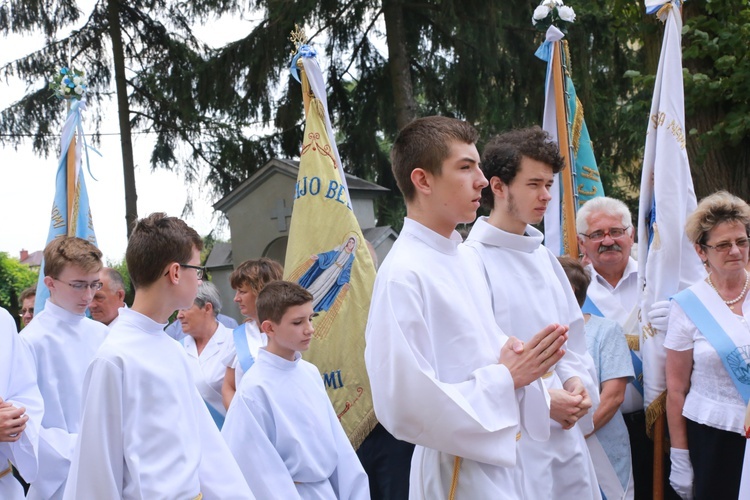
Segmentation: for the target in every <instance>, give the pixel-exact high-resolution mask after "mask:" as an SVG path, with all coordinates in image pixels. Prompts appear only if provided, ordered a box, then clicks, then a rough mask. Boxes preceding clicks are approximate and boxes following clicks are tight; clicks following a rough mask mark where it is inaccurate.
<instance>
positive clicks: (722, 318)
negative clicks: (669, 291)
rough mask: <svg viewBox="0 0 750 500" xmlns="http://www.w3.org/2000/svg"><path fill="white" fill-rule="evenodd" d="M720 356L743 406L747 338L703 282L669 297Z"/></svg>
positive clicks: (748, 394)
mask: <svg viewBox="0 0 750 500" xmlns="http://www.w3.org/2000/svg"><path fill="white" fill-rule="evenodd" d="M671 298H672V300H674V301H675V302H677V303H678V304H679V305H680V307H681V308H682V310H683V311H684V312H685V314H686V315H687V317H688V318H690V320H691V321H692V322H693V324H695V326H696V327H697V328H698V330H700V332H701V333H702V334H703V336H704V337H706V339H707V340H708V342H709V343H710V344H711V347H713V348H714V349H715V350H716V353H717V354H718V355H719V358H720V359H721V362H722V364H723V365H724V368H725V369H726V370H727V373H728V374H729V377H730V378H731V379H732V382H733V383H734V385H735V387H736V388H737V391H738V392H739V393H740V395H741V396H742V399H743V400H744V401H745V404H748V401H750V345H748V344H750V342H749V341H750V336H748V332H747V330H746V329H745V328H744V327H743V326H742V323H740V321H739V320H738V319H737V317H736V316H735V314H734V313H733V312H732V311H730V310H729V308H728V307H727V306H726V304H724V301H723V300H722V299H721V297H719V294H718V293H716V291H715V290H713V289H712V288H711V287H710V286H709V285H708V284H707V283H706V282H705V281H700V282H699V283H696V284H695V285H693V286H691V287H690V288H687V289H685V290H683V291H681V292H680V293H678V294H676V295H674V296H672V297H671Z"/></svg>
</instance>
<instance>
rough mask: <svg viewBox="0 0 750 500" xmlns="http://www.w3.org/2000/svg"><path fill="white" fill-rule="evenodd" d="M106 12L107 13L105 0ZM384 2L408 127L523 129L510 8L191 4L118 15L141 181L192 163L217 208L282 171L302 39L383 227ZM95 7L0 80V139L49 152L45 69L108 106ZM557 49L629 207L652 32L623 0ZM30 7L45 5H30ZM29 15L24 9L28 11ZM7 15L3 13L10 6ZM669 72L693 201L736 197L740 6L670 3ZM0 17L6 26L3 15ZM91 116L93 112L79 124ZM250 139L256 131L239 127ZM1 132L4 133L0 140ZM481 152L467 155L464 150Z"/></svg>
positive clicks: (386, 201)
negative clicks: (375, 192)
mask: <svg viewBox="0 0 750 500" xmlns="http://www.w3.org/2000/svg"><path fill="white" fill-rule="evenodd" d="M113 1H114V0H113ZM55 3H56V4H57V5H58V7H57V8H58V10H59V15H56V16H53V15H51V12H43V10H44V9H43V8H41V7H39V8H37V7H38V2H28V3H26V2H11V3H0V33H2V32H8V31H10V30H13V31H16V32H29V31H33V30H41V31H43V32H44V33H45V34H46V35H47V36H48V37H49V38H50V39H53V38H54V35H55V34H56V33H57V31H58V30H59V29H60V28H61V27H62V26H64V25H67V24H68V23H70V22H71V21H73V20H74V19H76V18H77V16H78V15H79V14H78V11H77V10H76V9H75V6H76V2H75V1H74V0H58V1H57V2H55ZM384 3H385V4H386V6H387V7H389V8H392V7H393V6H394V5H395V6H396V7H397V8H398V9H400V11H401V13H402V15H403V21H404V25H405V26H407V27H408V29H407V30H405V33H404V34H403V39H399V40H396V41H397V42H399V43H400V44H401V46H403V47H405V50H406V54H407V58H408V63H409V64H408V65H409V75H408V76H409V77H410V78H411V88H412V89H413V100H414V102H415V103H416V106H417V110H416V113H417V115H418V116H425V115H429V114H442V115H448V116H455V117H459V118H463V119H466V120H468V121H470V122H472V123H474V124H475V125H476V126H477V128H478V129H479V131H480V134H481V137H482V138H483V139H484V140H486V139H487V138H489V137H491V136H492V135H493V134H496V133H498V132H502V131H504V130H508V129H511V128H517V127H524V126H530V125H535V124H539V123H540V122H541V118H542V106H543V103H544V93H543V92H544V78H545V63H543V62H542V61H539V60H538V59H536V58H535V57H534V55H533V54H534V52H535V50H536V48H537V47H538V46H539V44H540V43H541V42H542V41H543V35H542V34H541V33H537V32H536V30H535V29H534V27H533V25H532V23H531V16H532V12H533V9H534V7H535V6H536V2H528V1H526V0H481V1H480V0H425V1H424V2H421V3H413V2H406V1H405V0H382V1H377V0H346V1H341V0H326V1H320V0H300V1H295V2H290V1H288V0H253V1H252V2H249V3H248V4H245V3H240V2H238V1H237V0H196V1H193V2H175V1H169V0H154V1H152V2H146V3H144V2H121V13H120V18H119V23H120V29H121V31H122V33H123V34H124V39H125V40H126V49H125V52H126V58H127V66H128V67H129V68H133V70H134V71H133V72H132V73H131V74H130V76H129V79H128V86H129V87H128V89H129V90H128V92H129V99H130V103H131V109H132V112H131V115H130V120H131V123H132V125H133V126H134V127H135V128H136V129H137V130H142V131H149V132H154V133H155V134H156V144H155V147H154V150H153V152H152V156H151V164H152V166H153V167H155V168H156V167H159V168H170V169H171V168H180V169H183V171H184V173H185V174H186V179H187V180H188V181H191V180H194V179H195V172H196V171H197V169H198V167H199V166H201V165H208V166H209V167H210V169H211V171H210V174H209V177H208V180H209V182H210V183H211V185H212V186H213V187H214V189H215V190H216V191H217V193H219V194H222V195H223V194H226V193H228V192H229V191H230V190H231V189H233V188H234V187H236V186H237V185H238V184H239V183H240V182H241V181H243V180H244V179H246V178H247V177H248V176H250V175H251V174H252V173H253V172H254V171H255V170H256V169H257V168H259V167H260V166H262V165H263V164H264V163H265V162H267V161H268V160H269V159H271V158H272V157H274V156H286V157H296V156H298V154H299V148H300V144H301V140H302V131H303V128H302V127H303V120H304V117H303V108H302V97H301V92H300V86H299V84H298V83H297V82H296V81H295V80H293V79H292V78H291V76H290V75H289V72H288V64H289V60H290V57H289V49H290V48H291V47H290V43H289V42H288V36H289V32H290V31H291V30H292V29H293V27H294V24H295V23H303V24H305V26H306V27H307V31H308V35H310V36H311V42H312V43H313V45H314V46H315V47H316V48H317V50H318V54H319V55H318V59H319V61H320V63H321V66H322V67H323V68H324V71H325V73H326V74H325V78H326V84H327V90H328V96H327V97H328V103H329V109H330V111H331V116H332V120H333V124H334V129H336V130H338V131H339V138H338V139H339V140H338V145H339V150H340V152H341V156H342V159H343V161H344V167H345V168H346V169H347V171H349V172H351V173H353V174H355V175H358V176H360V177H363V178H365V179H367V180H370V181H373V182H377V183H379V184H381V185H383V186H385V187H387V188H389V189H390V190H391V193H390V195H389V196H387V197H384V198H383V199H381V200H379V201H378V214H377V216H378V220H379V221H380V222H381V223H388V224H391V225H393V226H397V225H398V224H399V220H398V219H399V218H400V215H401V214H402V213H403V204H402V202H401V197H400V195H399V192H398V188H397V187H396V184H395V181H394V179H393V176H392V174H391V172H390V164H389V158H388V150H389V147H390V144H391V143H392V141H393V139H394V137H395V135H396V134H397V125H396V111H395V109H394V95H395V93H394V87H395V86H397V85H398V84H399V81H398V78H402V77H403V75H396V76H394V75H395V74H396V73H397V72H396V71H394V72H392V71H391V70H392V68H391V67H390V65H389V60H388V59H387V58H386V56H385V55H384V50H383V47H384V45H385V44H386V40H388V41H389V42H392V41H394V36H395V35H393V33H389V32H388V27H387V26H386V30H385V32H383V25H384V22H383V18H384V16H383V4H384ZM107 4H108V2H98V3H97V4H96V6H95V8H94V10H93V12H92V14H91V16H90V17H89V18H88V20H87V21H86V23H85V24H84V25H83V27H82V28H81V29H80V30H79V31H77V32H75V33H73V34H71V35H70V37H68V38H62V39H60V40H56V41H55V42H54V43H50V44H49V45H48V46H47V47H45V48H44V49H42V50H41V51H39V52H37V53H35V54H32V55H30V56H28V57H26V58H22V59H20V60H18V61H15V62H13V63H11V64H9V65H7V66H6V67H4V68H0V76H4V77H9V76H21V77H22V78H24V79H25V80H26V82H27V83H29V84H30V86H31V88H32V90H31V91H30V92H29V94H28V95H27V96H26V97H25V98H24V99H23V100H22V101H20V102H19V103H17V104H15V105H14V106H12V107H11V108H8V109H6V110H3V111H2V112H0V141H4V142H6V143H10V144H13V145H16V144H17V140H18V139H17V136H14V135H13V134H17V133H30V134H34V147H35V149H37V150H42V151H45V150H48V149H49V148H50V147H51V145H52V144H53V143H54V141H50V138H51V137H52V136H51V135H50V131H51V130H54V127H55V126H56V125H59V124H60V121H61V120H62V118H63V114H62V113H60V112H59V109H57V107H53V106H51V103H52V104H54V101H51V100H50V99H49V98H48V95H47V93H46V91H41V90H39V91H34V90H33V88H35V87H34V85H35V84H36V82H38V81H41V80H44V79H45V78H47V75H49V74H51V73H52V72H53V71H54V70H53V68H55V67H56V66H60V65H61V63H62V62H67V59H68V55H69V54H67V53H66V50H67V49H66V48H67V47H68V46H70V50H71V51H72V52H71V53H72V59H73V63H75V64H76V65H77V66H79V67H83V68H86V69H87V74H88V77H89V82H90V83H91V85H92V87H94V90H96V89H99V91H98V92H97V91H93V92H91V94H90V96H89V109H92V108H97V107H98V106H99V105H100V103H101V101H102V100H103V99H105V98H107V94H106V92H105V91H106V89H108V88H109V86H110V84H111V80H112V70H111V57H110V55H109V54H108V52H107V50H108V49H107V46H108V43H107V41H108V30H109V24H108V22H109V21H108V18H107V13H106V6H107ZM568 4H569V5H571V6H572V7H573V8H575V11H576V15H577V16H576V20H575V22H574V23H573V24H571V25H570V26H569V29H568V35H567V36H566V39H567V40H568V42H569V49H570V55H571V67H570V68H569V69H570V73H571V77H572V79H573V81H574V84H575V86H576V91H577V94H578V96H579V99H580V100H581V102H582V104H583V108H584V112H585V117H586V122H587V125H588V128H589V131H590V134H591V137H592V141H593V146H594V153H595V155H596V157H597V160H598V163H599V168H600V172H601V175H602V180H603V182H604V185H605V191H606V192H607V193H608V194H612V195H615V196H617V197H621V198H623V199H625V200H626V201H630V202H634V200H635V197H636V196H637V188H638V186H639V184H640V169H641V165H640V164H641V158H642V154H643V145H644V141H645V131H646V126H647V115H648V111H649V108H650V103H651V97H652V96H651V93H652V91H653V83H654V74H655V72H656V68H657V63H658V58H659V51H660V48H661V42H662V34H663V27H662V25H661V23H659V22H658V21H657V20H656V19H655V16H653V15H646V14H645V12H644V7H643V4H642V3H641V2H633V1H632V0H576V1H573V2H568ZM45 5H46V4H45ZM34 6H37V7H34ZM244 8H247V9H249V10H251V11H252V12H253V16H254V17H256V18H258V19H262V20H261V21H259V22H258V23H257V24H256V25H255V27H254V28H253V29H252V30H250V32H249V33H248V34H247V36H245V37H244V38H242V39H240V40H237V41H235V42H232V43H230V44H227V45H226V46H224V47H221V48H220V49H218V50H212V49H209V48H208V47H206V46H205V45H203V44H202V43H201V42H200V41H199V40H197V39H196V38H195V37H194V35H193V33H192V31H191V29H190V26H192V24H193V23H194V22H196V21H199V20H202V19H206V18H207V17H208V16H212V15H221V14H227V13H235V14H236V13H239V14H242V12H243V9H244ZM12 9H15V10H12ZM683 17H684V19H685V29H684V40H683V45H684V64H685V70H686V73H685V74H686V78H685V95H686V119H687V128H688V130H689V134H688V151H689V154H690V157H691V162H692V165H693V174H694V179H695V182H696V191H697V192H698V194H699V195H700V194H706V193H707V192H710V191H712V190H715V189H717V188H719V187H724V188H727V189H730V190H732V191H733V192H735V193H736V194H738V195H740V196H743V197H745V198H748V197H750V176H747V175H746V174H745V169H744V165H746V164H748V163H749V162H750V141H749V140H748V137H749V136H750V134H749V132H750V118H749V117H750V109H748V108H749V107H750V61H749V58H748V55H747V49H746V47H747V45H748V39H749V38H750V7H748V5H747V2H736V1H734V2H733V1H730V0H691V1H690V2H688V3H686V4H685V6H684V12H683ZM11 18H12V19H13V23H11V22H10V19H11ZM100 121H101V117H100V116H97V115H95V118H94V127H93V128H96V127H98V125H99V123H100ZM259 127H263V130H264V131H265V132H264V133H261V134H258V135H251V134H250V133H249V131H250V130H257V129H258V128H259ZM7 134H11V135H7ZM480 146H481V144H480Z"/></svg>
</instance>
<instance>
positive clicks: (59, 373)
mask: <svg viewBox="0 0 750 500" xmlns="http://www.w3.org/2000/svg"><path fill="white" fill-rule="evenodd" d="M101 259H102V253H101V252H100V251H99V249H98V248H96V247H95V246H94V245H92V244H91V243H89V242H88V241H86V240H83V239H81V238H73V237H67V236H60V237H58V238H55V239H54V240H52V241H51V242H49V244H48V245H47V247H46V248H45V249H44V284H45V285H46V286H47V288H48V289H49V294H50V296H49V298H48V299H47V302H46V303H45V306H44V310H43V311H42V312H40V313H38V314H36V315H35V316H34V321H32V322H30V323H29V324H28V326H26V327H25V328H24V329H23V335H21V340H22V341H23V342H24V343H26V345H27V346H28V347H29V348H30V350H31V353H32V355H33V358H34V364H35V367H36V372H37V382H38V384H39V391H40V392H41V394H42V399H43V400H44V417H43V418H42V428H41V429H40V432H39V472H38V474H37V477H36V479H35V480H34V481H33V482H32V483H31V487H30V489H29V492H28V498H31V499H44V500H48V499H60V498H62V495H63V490H64V489H65V479H66V478H67V476H68V468H69V467H70V459H71V456H72V454H73V448H74V446H75V442H76V437H77V433H78V430H79V424H80V420H81V391H82V389H83V379H84V376H85V374H86V367H87V366H88V364H89V362H90V361H91V360H92V359H93V357H94V354H95V353H96V351H97V349H99V346H100V345H101V343H102V342H103V341H104V338H105V336H106V335H107V327H106V326H104V325H102V324H101V323H97V322H96V321H93V320H91V319H89V318H87V317H86V316H85V315H84V313H85V312H86V309H87V308H88V307H89V304H91V301H92V299H93V298H94V294H95V293H96V291H97V290H99V289H100V288H101V286H102V282H101V281H100V280H99V270H100V269H101V268H102V260H101Z"/></svg>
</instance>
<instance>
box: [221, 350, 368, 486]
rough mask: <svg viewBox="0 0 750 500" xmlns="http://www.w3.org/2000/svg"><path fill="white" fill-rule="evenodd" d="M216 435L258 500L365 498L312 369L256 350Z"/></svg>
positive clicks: (361, 477) (362, 480)
mask: <svg viewBox="0 0 750 500" xmlns="http://www.w3.org/2000/svg"><path fill="white" fill-rule="evenodd" d="M222 435H223V436H224V439H226V441H227V443H228V444H229V448H230V449H231V450H232V453H233V454H234V457H235V459H236V460H237V463H238V464H240V468H241V469H242V472H243V474H244V475H245V479H246V480H247V482H248V483H249V484H252V486H253V491H254V492H255V493H256V494H257V495H258V498H269V499H271V498H279V499H282V498H283V499H285V500H286V499H293V498H301V499H310V500H312V499H317V500H323V499H330V500H335V499H342V500H345V499H360V500H369V498H370V486H369V482H368V480H367V474H365V471H364V469H363V468H362V465H361V464H360V462H359V458H357V454H356V453H355V452H354V449H353V448H352V445H351V443H350V442H349V439H348V438H347V437H346V433H345V432H344V429H343V428H342V427H341V423H339V420H338V417H337V416H336V413H335V412H334V410H333V406H332V405H331V401H330V399H329V398H328V395H327V394H326V392H325V389H324V388H323V381H322V380H321V377H320V372H319V371H318V369H317V368H316V367H315V366H314V365H312V364H310V363H308V362H307V361H303V360H302V359H300V357H299V353H297V355H296V357H295V360H294V361H289V360H287V359H284V358H281V357H279V356H277V355H275V354H271V353H269V352H268V351H266V350H265V349H261V350H260V351H259V352H258V357H257V359H256V362H255V364H254V365H253V366H252V367H251V368H250V370H249V371H248V372H247V376H246V377H245V378H244V379H243V382H242V384H241V386H240V388H239V390H238V391H237V395H236V397H235V398H234V399H233V400H232V404H231V406H230V407H229V412H228V414H227V419H226V421H225V423H224V427H223V428H222Z"/></svg>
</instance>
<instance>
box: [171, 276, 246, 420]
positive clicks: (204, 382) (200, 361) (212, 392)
mask: <svg viewBox="0 0 750 500" xmlns="http://www.w3.org/2000/svg"><path fill="white" fill-rule="evenodd" d="M220 311H221V299H220V298H219V291H218V290H217V289H216V286H214V284H213V283H211V282H209V281H202V282H201V284H200V286H199V287H198V295H197V296H196V297H195V301H194V302H193V305H192V306H191V307H190V309H181V310H180V311H179V312H178V313H177V319H179V320H180V322H181V323H182V331H183V332H185V333H186V334H187V337H185V338H184V339H182V340H181V341H180V342H181V343H182V345H183V347H185V352H186V353H187V355H188V358H189V360H190V368H191V369H192V371H193V378H194V379H195V386H196V387H197V388H198V392H199V393H200V395H201V397H202V398H203V401H205V402H206V406H208V411H209V413H211V417H213V419H214V422H216V425H217V426H218V427H219V429H221V427H222V425H223V424H224V417H225V416H226V414H227V411H226V409H225V408H224V405H223V404H222V401H221V386H222V384H223V383H224V373H225V371H226V369H225V367H224V363H222V359H221V353H222V352H223V351H224V350H225V349H226V344H227V343H230V342H231V341H232V330H230V329H229V328H227V327H226V326H224V325H222V324H221V323H219V321H218V320H217V319H216V317H217V315H218V314H219V312H220Z"/></svg>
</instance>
